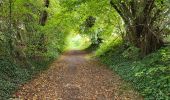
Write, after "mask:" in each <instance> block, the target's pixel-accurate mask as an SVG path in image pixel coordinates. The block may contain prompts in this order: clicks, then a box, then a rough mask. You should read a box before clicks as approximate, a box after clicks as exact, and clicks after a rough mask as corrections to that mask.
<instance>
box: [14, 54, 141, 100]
mask: <svg viewBox="0 0 170 100" xmlns="http://www.w3.org/2000/svg"><path fill="white" fill-rule="evenodd" d="M87 55H88V54H87V53H86V52H84V51H70V52H67V53H65V54H64V55H62V56H61V57H60V59H59V60H57V61H55V62H54V63H53V64H52V65H51V67H50V68H49V69H48V70H47V71H45V72H43V73H41V74H40V76H39V77H37V78H36V79H34V80H32V81H31V82H29V83H27V84H25V85H24V86H23V87H21V89H20V90H19V91H18V92H17V93H16V95H17V96H18V98H20V99H19V100H142V98H141V97H140V96H139V95H138V94H137V93H136V92H135V91H134V90H132V89H130V88H128V85H126V83H125V82H123V81H122V80H121V79H120V77H119V76H118V75H117V74H115V73H113V71H111V70H109V69H108V68H107V67H105V66H104V65H103V64H101V63H99V61H97V60H94V59H87V58H86V56H87Z"/></svg>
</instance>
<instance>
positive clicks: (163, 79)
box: [96, 42, 170, 100]
mask: <svg viewBox="0 0 170 100" xmlns="http://www.w3.org/2000/svg"><path fill="white" fill-rule="evenodd" d="M108 45H110V46H109V49H108V46H107V45H106V44H105V45H104V46H101V47H102V48H99V50H98V51H97V52H96V54H97V56H99V57H100V59H101V61H102V62H103V63H105V64H107V65H108V66H109V67H110V69H112V70H114V71H116V72H117V73H118V74H119V75H120V76H121V77H122V78H123V79H124V80H126V81H128V82H130V83H132V85H133V86H134V88H135V89H136V90H138V91H139V93H140V94H141V95H143V96H144V98H145V100H170V47H163V48H161V49H160V50H158V51H156V52H154V53H152V54H150V55H148V56H146V57H145V58H143V59H139V58H138V57H137V54H136V52H135V51H137V49H133V50H134V52H133V53H132V52H131V53H130V52H127V49H125V48H124V46H123V44H122V43H121V42H115V43H113V44H112V45H111V44H108ZM130 48H134V47H130ZM99 51H100V52H99Z"/></svg>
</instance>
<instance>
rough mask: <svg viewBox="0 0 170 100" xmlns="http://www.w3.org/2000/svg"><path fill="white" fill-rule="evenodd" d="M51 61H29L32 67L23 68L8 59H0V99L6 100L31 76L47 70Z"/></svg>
mask: <svg viewBox="0 0 170 100" xmlns="http://www.w3.org/2000/svg"><path fill="white" fill-rule="evenodd" d="M52 60H53V59H48V58H46V59H44V60H40V61H37V60H36V61H35V60H34V61H33V60H29V61H30V62H31V64H32V67H29V68H26V69H25V68H23V67H24V66H19V65H17V64H15V63H14V62H13V61H11V60H10V59H9V58H6V57H5V58H1V59H0V99H1V100H6V99H8V98H10V97H11V94H13V93H14V92H15V90H16V89H17V88H18V87H19V86H20V85H21V84H23V83H25V82H26V81H28V80H30V79H31V78H32V76H33V75H35V74H37V73H39V72H40V71H42V70H45V69H47V68H48V64H49V63H50V62H51V61H52Z"/></svg>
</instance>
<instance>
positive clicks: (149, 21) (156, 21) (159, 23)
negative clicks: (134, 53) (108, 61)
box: [110, 0, 169, 55]
mask: <svg viewBox="0 0 170 100" xmlns="http://www.w3.org/2000/svg"><path fill="white" fill-rule="evenodd" d="M166 2H167V1H166V0H111V1H110V4H111V6H112V7H113V8H114V9H115V10H116V11H117V12H118V14H119V15H120V16H121V17H122V19H123V21H124V23H125V27H126V37H124V38H125V39H126V41H128V42H130V43H132V44H133V45H135V46H136V47H138V48H140V50H141V54H142V55H147V54H149V53H151V52H153V51H155V50H157V49H159V48H160V47H161V46H163V44H164V43H163V34H164V33H163V31H162V30H164V28H165V27H163V25H164V24H165V23H164V20H165V19H166V18H165V17H166V14H167V13H168V12H169V8H168V7H167V6H166V5H165V4H166Z"/></svg>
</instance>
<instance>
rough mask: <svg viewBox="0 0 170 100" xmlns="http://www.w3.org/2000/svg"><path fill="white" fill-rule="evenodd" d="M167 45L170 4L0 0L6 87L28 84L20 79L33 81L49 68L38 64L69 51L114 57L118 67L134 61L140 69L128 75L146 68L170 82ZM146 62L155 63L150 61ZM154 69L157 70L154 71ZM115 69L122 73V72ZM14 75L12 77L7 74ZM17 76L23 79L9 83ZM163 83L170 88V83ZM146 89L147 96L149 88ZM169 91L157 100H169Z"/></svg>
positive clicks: (153, 0)
mask: <svg viewBox="0 0 170 100" xmlns="http://www.w3.org/2000/svg"><path fill="white" fill-rule="evenodd" d="M169 43H170V0H0V64H1V65H0V73H1V72H2V74H0V75H1V76H2V77H3V78H2V79H1V76H0V83H1V81H2V82H4V83H5V82H6V83H7V82H9V81H10V82H9V83H10V85H9V86H7V88H11V87H12V89H13V88H16V87H17V86H15V84H17V82H18V83H20V84H21V83H23V81H26V79H23V78H21V77H22V75H23V74H24V73H25V72H27V73H28V74H27V76H25V77H28V79H29V78H30V77H31V76H32V75H33V74H34V73H37V72H38V71H41V70H42V69H45V67H44V68H42V67H40V66H38V65H41V66H42V65H43V66H47V65H48V64H49V62H50V61H53V60H54V59H55V58H58V57H59V55H60V54H61V53H63V52H65V51H67V50H70V49H85V50H89V51H94V52H95V53H94V55H95V56H96V57H101V59H102V60H104V61H105V62H107V60H108V59H110V60H111V61H110V60H108V62H109V61H110V62H109V64H110V65H111V64H112V65H113V64H117V63H119V64H122V63H121V62H119V61H117V62H115V63H114V59H113V58H114V57H115V59H117V58H116V57H118V59H119V58H120V59H119V60H120V61H124V63H125V62H126V63H127V62H128V60H129V59H130V60H131V61H132V60H133V61H134V62H133V63H132V65H131V64H129V66H130V67H129V68H132V66H137V67H136V68H139V69H136V70H135V71H134V73H133V75H132V74H131V73H129V74H131V75H132V76H131V77H132V78H134V77H133V76H134V74H135V75H136V73H137V72H136V71H137V70H141V69H145V68H144V67H143V66H148V67H147V68H146V69H145V70H144V71H143V70H142V72H141V74H142V73H144V72H148V73H149V72H153V73H156V72H157V71H158V70H161V71H160V76H161V75H162V77H163V78H161V79H162V80H168V79H169V76H168V74H169V68H168V67H169V65H170V64H169V62H170V61H169V59H170V57H169V50H170V48H169ZM118 51H119V52H118ZM116 53H117V54H116ZM118 54H119V55H118ZM154 54H155V56H153V55H154ZM159 56H161V57H162V59H161V60H162V62H164V64H162V63H161V61H160V59H159ZM107 57H108V58H107ZM121 57H122V58H121ZM149 57H150V58H149ZM151 57H153V58H154V57H155V59H152V58H151ZM118 59H117V60H118ZM122 59H123V60H122ZM125 59H126V60H125ZM127 59H128V60H127ZM145 59H149V60H148V61H150V60H151V59H152V60H151V61H150V63H148V62H145ZM158 59H159V60H158ZM131 61H129V62H131ZM152 61H153V62H152ZM108 62H107V63H108ZM111 62H112V63H111ZM124 63H123V64H124ZM134 63H135V64H134ZM136 63H139V66H138V65H137V64H136ZM144 63H147V64H148V65H147V64H144ZM157 63H158V64H157ZM123 64H122V65H123ZM154 65H156V66H159V67H158V68H155V69H154V68H153V70H150V69H149V67H150V66H154ZM5 66H8V67H5ZM162 67H163V68H162ZM115 68H116V70H117V69H119V68H117V67H115ZM122 68H123V67H122ZM159 68H160V69H159ZM13 69H14V70H13ZM113 69H114V68H113ZM4 70H6V72H4ZM8 70H9V71H8ZM122 70H123V69H122ZM127 70H128V69H127ZM129 70H131V69H129ZM148 70H150V71H148ZM117 71H118V73H120V74H121V75H122V76H123V75H124V74H122V72H123V71H122V72H121V71H119V70H117ZM11 72H12V73H13V76H10V75H8V74H9V73H11ZM125 72H126V71H125ZM132 72H133V71H132ZM158 73H159V72H158ZM4 74H5V75H6V76H5V75H4ZM139 74H140V73H139ZM17 75H18V76H17ZM154 75H157V73H156V74H153V75H151V77H153V78H155V77H154ZM14 76H17V77H15V78H16V80H17V79H21V80H18V81H17V82H16V81H14V80H11V79H12V78H13V77H14ZM123 77H125V76H123ZM125 78H126V77H125ZM135 78H136V76H135ZM158 79H159V78H158ZM161 79H160V80H161ZM132 80H133V79H132ZM132 80H130V81H132ZM138 80H139V79H138ZM150 80H151V79H150V78H148V80H145V81H147V82H148V83H149V82H150ZM155 80H156V79H154V82H155ZM160 80H159V81H160ZM128 81H129V80H128ZM154 82H153V83H154ZM136 83H137V82H136ZM136 83H135V82H134V84H136ZM165 83H166V82H165ZM165 83H162V84H165ZM143 84H145V83H143ZM155 84H156V83H155ZM160 84H161V83H160ZM17 85H18V84H17ZM149 85H150V84H149ZM165 85H167V86H165V87H167V88H169V84H168V82H167V83H166V84H165ZM154 86H155V85H154ZM0 87H1V85H0ZM139 87H140V85H138V88H139ZM148 88H149V89H150V87H148ZM154 88H155V87H154ZM154 88H153V87H151V89H150V90H154ZM162 88H164V87H162ZM149 89H148V91H150V90H149ZM156 89H157V88H156ZM14 90H15V89H14ZM6 91H8V89H7V90H6ZM9 91H12V90H9ZM144 91H145V92H147V93H148V94H147V93H146V95H149V92H148V91H147V90H146V88H144ZM155 91H159V89H157V90H155ZM167 91H168V90H167ZM167 91H166V92H165V91H161V92H160V93H159V94H158V95H157V96H160V97H162V98H165V99H167V98H168V96H167V95H168V94H167ZM142 93H143V92H142ZM2 94H3V93H2ZM4 94H5V93H4ZM8 94H10V92H9V93H8ZM144 94H145V93H144ZM161 94H162V95H161ZM153 95H154V94H153ZM153 95H152V97H153ZM0 96H1V88H0ZM5 96H8V95H5ZM148 97H150V96H148ZM0 99H1V98H0Z"/></svg>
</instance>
